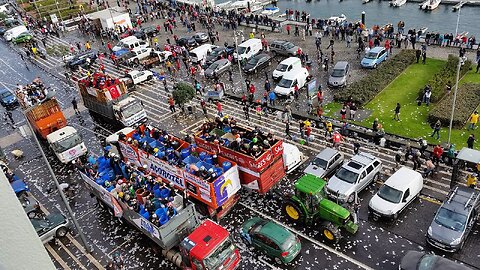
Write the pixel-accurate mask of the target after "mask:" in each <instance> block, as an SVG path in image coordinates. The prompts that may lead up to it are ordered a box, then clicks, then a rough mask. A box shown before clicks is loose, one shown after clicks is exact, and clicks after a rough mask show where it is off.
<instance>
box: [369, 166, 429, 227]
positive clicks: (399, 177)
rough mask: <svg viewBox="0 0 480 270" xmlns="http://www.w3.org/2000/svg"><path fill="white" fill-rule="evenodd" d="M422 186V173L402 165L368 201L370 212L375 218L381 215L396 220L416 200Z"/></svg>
mask: <svg viewBox="0 0 480 270" xmlns="http://www.w3.org/2000/svg"><path fill="white" fill-rule="evenodd" d="M422 188H423V177H422V174H421V173H419V172H416V171H414V170H412V169H409V168H407V167H402V168H400V169H399V170H398V171H396V172H395V173H394V174H392V176H390V178H388V179H387V181H385V183H384V184H383V186H382V187H381V188H380V189H379V190H378V192H377V194H375V195H374V196H373V197H372V199H371V200H370V202H369V203H368V213H369V215H370V216H371V217H372V218H373V219H374V220H378V219H379V218H381V217H383V218H386V219H390V220H395V219H397V217H398V215H399V214H400V213H401V212H402V211H403V210H404V209H405V208H406V207H407V206H408V205H409V204H410V203H412V202H413V201H414V200H415V198H416V197H417V196H418V195H419V194H420V191H422Z"/></svg>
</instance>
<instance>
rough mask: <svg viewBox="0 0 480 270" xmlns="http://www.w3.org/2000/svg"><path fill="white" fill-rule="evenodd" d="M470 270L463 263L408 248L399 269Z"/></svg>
mask: <svg viewBox="0 0 480 270" xmlns="http://www.w3.org/2000/svg"><path fill="white" fill-rule="evenodd" d="M453 269H455V270H471V268H469V267H466V266H465V265H462V264H459V263H456V262H453V261H451V260H449V259H446V258H443V257H440V256H437V255H434V254H426V253H424V252H419V251H414V250H410V251H409V252H407V254H405V256H403V259H402V262H401V263H400V270H453Z"/></svg>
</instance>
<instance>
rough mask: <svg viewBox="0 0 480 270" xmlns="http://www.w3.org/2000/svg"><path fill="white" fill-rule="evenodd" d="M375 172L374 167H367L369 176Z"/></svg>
mask: <svg viewBox="0 0 480 270" xmlns="http://www.w3.org/2000/svg"><path fill="white" fill-rule="evenodd" d="M372 171H373V165H370V166H368V167H367V174H370V173H371V172H372Z"/></svg>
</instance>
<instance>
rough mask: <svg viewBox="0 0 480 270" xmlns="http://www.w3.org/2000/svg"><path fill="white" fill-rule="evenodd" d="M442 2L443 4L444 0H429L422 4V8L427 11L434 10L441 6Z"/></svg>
mask: <svg viewBox="0 0 480 270" xmlns="http://www.w3.org/2000/svg"><path fill="white" fill-rule="evenodd" d="M440 2H442V0H427V1H425V2H423V3H422V4H421V6H420V8H421V9H423V10H427V11H428V10H434V9H436V8H437V7H438V5H440Z"/></svg>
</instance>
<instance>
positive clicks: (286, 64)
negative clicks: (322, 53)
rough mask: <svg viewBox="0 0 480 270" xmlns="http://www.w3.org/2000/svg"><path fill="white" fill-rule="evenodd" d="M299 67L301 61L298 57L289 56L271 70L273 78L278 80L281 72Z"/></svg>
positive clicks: (281, 74)
mask: <svg viewBox="0 0 480 270" xmlns="http://www.w3.org/2000/svg"><path fill="white" fill-rule="evenodd" d="M301 67H302V61H301V60H300V58H298V57H289V58H287V59H285V60H283V61H282V62H280V64H278V66H277V68H276V69H275V70H274V71H273V79H274V80H275V81H278V80H280V79H281V78H282V76H283V74H285V73H287V72H289V71H292V70H294V69H298V68H301Z"/></svg>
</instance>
